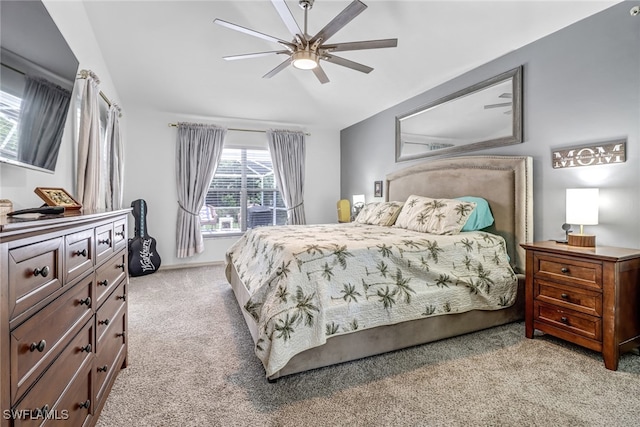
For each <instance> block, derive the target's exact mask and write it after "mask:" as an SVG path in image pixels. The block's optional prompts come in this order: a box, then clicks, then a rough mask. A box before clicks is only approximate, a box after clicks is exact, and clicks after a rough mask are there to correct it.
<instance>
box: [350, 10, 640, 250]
mask: <svg viewBox="0 0 640 427" xmlns="http://www.w3.org/2000/svg"><path fill="white" fill-rule="evenodd" d="M633 5H635V2H633V3H630V2H623V3H621V4H618V5H616V6H613V7H611V8H609V9H607V10H605V11H603V12H601V13H599V14H596V15H594V16H591V17H589V18H587V19H585V20H583V21H580V22H578V23H576V24H574V25H572V26H570V27H567V28H565V29H563V30H560V31H558V32H556V33H554V34H551V35H549V36H547V37H545V38H543V39H540V40H538V41H536V42H534V43H531V44H529V45H527V46H525V47H523V48H521V49H518V50H516V51H514V52H511V53H509V54H507V55H505V56H503V57H500V58H497V59H495V60H493V61H491V62H489V63H487V64H485V65H483V66H481V67H478V68H477V69H474V70H472V71H470V72H468V73H466V74H464V75H461V76H459V77H457V78H455V79H453V80H451V81H449V82H447V83H445V84H442V85H440V86H438V87H436V88H433V89H431V90H429V91H427V92H424V93H422V94H420V95H418V96H416V97H414V98H411V99H409V100H407V101H404V102H402V103H401V104H398V105H396V106H394V107H392V108H390V109H387V110H385V111H382V112H380V113H378V114H377V115H375V116H373V117H371V118H369V119H367V120H364V121H362V122H360V123H357V124H355V125H353V126H350V127H348V128H346V129H343V130H342V132H341V196H342V197H343V198H350V197H351V195H353V194H365V195H366V199H367V201H372V200H374V198H373V182H374V181H375V180H381V179H384V177H385V175H386V174H388V173H390V172H392V171H395V170H398V169H401V168H404V167H406V166H410V165H413V164H415V163H418V162H420V160H418V161H410V162H401V163H395V141H394V138H395V116H396V115H398V114H402V113H404V112H407V111H410V110H412V109H413V108H416V107H418V106H420V105H424V104H427V103H429V102H432V101H434V100H437V99H438V98H440V97H442V96H445V95H448V94H450V93H453V92H456V91H458V90H460V89H463V88H465V87H467V86H470V85H472V84H474V83H477V82H480V81H482V80H484V79H487V78H489V77H492V76H494V75H497V74H499V73H502V72H504V71H507V70H510V69H512V68H515V67H517V66H519V65H523V66H524V103H523V105H524V142H523V143H522V144H517V145H511V146H507V147H498V148H494V149H490V150H481V151H474V152H472V153H470V154H473V155H475V154H497V155H528V156H532V157H533V159H534V223H535V225H534V227H535V228H534V235H535V240H546V239H557V238H561V237H563V231H562V230H561V228H560V226H561V225H562V223H563V222H564V216H565V207H564V203H565V189H566V188H573V187H598V188H600V224H599V225H597V226H588V227H585V232H590V233H594V234H596V235H597V242H598V244H602V245H615V246H624V247H633V248H638V247H640V221H639V220H638V211H639V208H640V189H639V187H640V165H639V162H638V160H639V157H640V154H639V148H640V16H638V17H632V16H630V14H629V10H630V8H631V6H633ZM425 72H428V70H425ZM620 138H626V139H627V161H626V163H623V164H617V165H606V166H588V167H579V168H568V169H553V168H552V167H551V151H552V149H557V148H563V147H569V146H575V145H582V144H584V145H590V144H592V143H593V144H595V143H599V142H604V141H609V140H614V139H620ZM422 161H424V160H422ZM427 161H428V160H427Z"/></svg>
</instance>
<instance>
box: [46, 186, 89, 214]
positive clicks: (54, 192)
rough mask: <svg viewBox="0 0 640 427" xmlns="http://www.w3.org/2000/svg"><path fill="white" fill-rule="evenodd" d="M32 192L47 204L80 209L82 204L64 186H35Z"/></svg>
mask: <svg viewBox="0 0 640 427" xmlns="http://www.w3.org/2000/svg"><path fill="white" fill-rule="evenodd" d="M34 192H35V193H36V194H37V195H38V196H39V197H40V198H41V199H42V200H44V202H45V203H46V204H47V205H48V206H63V207H64V208H65V210H66V209H80V208H82V205H81V204H80V203H78V201H77V200H76V199H74V198H73V196H71V194H69V193H68V192H67V191H66V190H65V189H64V188H47V187H36V189H35V190H34Z"/></svg>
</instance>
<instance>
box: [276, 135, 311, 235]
mask: <svg viewBox="0 0 640 427" xmlns="http://www.w3.org/2000/svg"><path fill="white" fill-rule="evenodd" d="M267 139H268V141H269V152H270V153H271V161H272V162H273V170H274V175H275V178H276V185H277V186H278V188H279V189H280V192H281V194H282V199H283V200H284V203H285V206H286V207H287V223H288V224H290V225H302V224H305V223H306V218H305V215H304V164H305V136H304V133H303V132H293V131H281V130H269V131H267Z"/></svg>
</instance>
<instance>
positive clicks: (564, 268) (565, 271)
mask: <svg viewBox="0 0 640 427" xmlns="http://www.w3.org/2000/svg"><path fill="white" fill-rule="evenodd" d="M560 271H562V272H563V273H564V274H567V273H569V269H568V268H567V267H562V268H561V269H560Z"/></svg>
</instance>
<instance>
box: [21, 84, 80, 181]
mask: <svg viewBox="0 0 640 427" xmlns="http://www.w3.org/2000/svg"><path fill="white" fill-rule="evenodd" d="M25 80H26V85H25V88H24V93H23V95H22V105H21V108H20V128H19V130H18V137H19V141H20V142H19V143H18V160H20V161H23V162H26V163H29V164H32V165H34V166H39V167H41V168H44V169H49V170H54V169H55V167H56V159H57V158H58V151H59V150H60V143H61V141H62V132H63V131H64V124H65V121H66V118H67V110H68V108H69V102H70V100H71V92H70V91H68V90H67V89H64V88H62V87H60V86H58V85H56V84H54V83H51V82H50V81H48V80H46V79H43V78H40V77H31V76H28V75H27V76H25Z"/></svg>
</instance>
